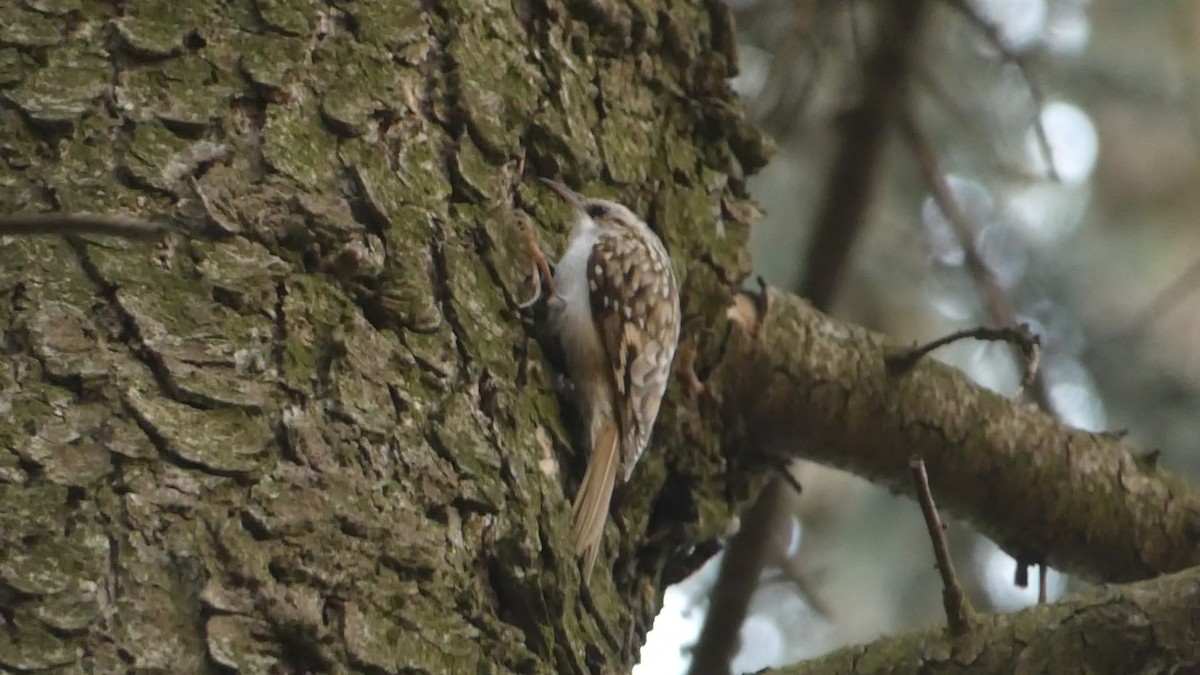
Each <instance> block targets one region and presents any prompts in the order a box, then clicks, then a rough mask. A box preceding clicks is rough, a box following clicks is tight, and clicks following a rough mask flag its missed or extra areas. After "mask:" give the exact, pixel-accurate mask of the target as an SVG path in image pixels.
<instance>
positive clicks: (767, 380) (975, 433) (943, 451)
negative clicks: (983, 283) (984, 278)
mask: <svg viewBox="0 0 1200 675" xmlns="http://www.w3.org/2000/svg"><path fill="white" fill-rule="evenodd" d="M766 293H768V294H769V301H768V302H766V303H765V304H762V303H758V304H756V303H754V302H753V301H739V302H738V303H737V304H736V305H735V307H736V308H737V311H733V310H731V312H730V316H731V318H732V319H733V324H734V326H735V327H734V328H732V329H731V330H732V331H733V335H731V336H730V338H729V340H728V344H727V347H726V353H725V355H724V359H723V363H722V365H720V366H719V367H717V368H716V369H715V370H714V371H713V372H712V374H711V377H710V378H709V380H708V382H707V385H708V386H709V388H710V389H711V390H712V391H713V392H714V393H715V395H717V396H719V397H720V399H721V401H722V402H723V406H724V411H725V415H726V416H727V419H726V421H725V424H726V427H727V428H729V429H745V430H746V431H745V432H744V433H745V434H746V435H747V436H749V438H742V439H739V438H730V439H729V442H730V443H732V445H730V446H728V447H760V448H763V450H764V452H771V453H780V454H791V455H793V456H797V457H804V458H807V459H811V460H814V461H817V462H821V463H824V464H827V465H830V466H835V467H838V468H842V469H845V470H848V471H851V472H853V473H856V474H858V475H861V476H864V477H866V478H868V479H871V480H874V481H876V482H879V483H882V484H885V485H888V486H890V487H892V488H893V489H896V490H898V491H900V492H903V493H905V494H908V495H910V496H911V495H912V494H913V486H912V481H911V478H910V475H909V473H908V459H909V457H911V456H913V455H920V456H921V457H922V458H923V459H924V460H925V463H926V466H927V467H928V471H929V478H930V483H931V486H932V488H933V490H934V491H935V493H936V494H937V495H938V499H939V501H940V503H941V505H942V507H943V508H944V509H946V510H947V511H948V512H949V513H951V514H953V515H954V516H956V517H958V518H962V519H964V520H966V521H968V522H970V523H971V524H973V525H974V526H975V527H977V528H978V529H979V530H980V531H981V532H982V533H984V534H985V535H987V536H989V537H991V538H992V539H993V540H995V541H996V542H997V543H999V544H1000V545H1001V546H1002V547H1003V548H1004V549H1005V550H1007V551H1008V552H1009V553H1010V554H1012V555H1013V556H1014V557H1016V558H1018V559H1025V560H1034V561H1043V560H1044V561H1045V562H1046V563H1048V564H1051V565H1053V566H1055V567H1058V568H1060V569H1064V570H1068V571H1070V572H1073V573H1076V574H1080V575H1083V576H1087V577H1091V578H1099V579H1104V580H1108V581H1133V580H1138V579H1144V578H1147V577H1150V576H1154V575H1156V574H1160V573H1164V572H1172V571H1177V570H1181V569H1184V568H1186V567H1190V566H1193V565H1197V564H1200V547H1197V546H1196V543H1197V537H1200V497H1198V496H1197V494H1196V492H1195V491H1194V490H1193V489H1192V488H1191V487H1189V486H1188V485H1187V484H1186V483H1185V482H1184V481H1182V480H1180V479H1179V478H1176V477H1174V476H1171V475H1169V474H1165V473H1163V472H1160V471H1157V470H1155V469H1153V468H1148V467H1143V466H1141V465H1140V464H1139V463H1138V461H1137V460H1135V458H1134V457H1133V456H1132V455H1131V454H1130V453H1129V452H1128V450H1127V449H1126V448H1125V446H1124V445H1123V444H1122V443H1121V442H1120V440H1119V438H1118V437H1116V436H1114V435H1112V434H1093V433H1087V432H1084V431H1080V430H1077V429H1071V428H1069V427H1066V426H1064V425H1062V424H1060V423H1058V422H1057V421H1055V420H1054V418H1052V417H1051V416H1050V415H1047V414H1046V413H1044V412H1042V411H1040V410H1038V409H1037V408H1036V407H1034V406H1030V405H1024V404H1020V403H1016V402H1013V401H1010V400H1008V399H1006V398H1004V397H1002V396H999V395H996V394H994V393H992V392H989V391H987V390H985V389H983V388H982V387H979V386H978V385H976V384H974V383H972V382H971V381H970V380H969V379H968V378H967V377H966V376H965V375H963V374H962V373H960V372H959V371H957V370H955V369H953V368H951V367H949V366H946V365H944V364H941V363H937V362H935V361H932V360H928V359H925V360H921V361H919V362H917V363H916V364H915V365H914V366H913V368H912V369H911V370H909V371H907V372H905V373H903V374H899V375H898V374H894V373H893V372H892V371H890V370H889V369H888V368H887V366H886V360H887V357H888V356H889V354H890V353H893V352H894V351H896V350H897V349H902V348H900V347H898V346H893V345H891V344H889V343H888V342H887V341H886V340H885V338H884V337H883V336H881V335H878V334H876V333H872V332H870V331H868V330H866V329H864V328H861V327H858V326H854V325H852V324H847V323H842V322H840V321H836V320H834V319H831V318H829V317H827V316H825V315H823V314H821V313H820V312H817V311H816V310H814V309H813V308H812V307H811V306H810V305H808V303H806V302H805V301H803V300H801V299H799V298H796V297H794V296H791V295H788V294H785V293H781V292H779V291H777V290H774V289H768V290H767V291H766ZM761 307H765V308H766V309H765V310H764V311H760V310H759V309H757V308H761Z"/></svg>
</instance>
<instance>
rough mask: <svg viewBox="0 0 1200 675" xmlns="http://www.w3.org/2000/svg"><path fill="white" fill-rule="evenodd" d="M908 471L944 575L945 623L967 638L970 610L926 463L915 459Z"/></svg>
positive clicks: (943, 601) (939, 567) (938, 566)
mask: <svg viewBox="0 0 1200 675" xmlns="http://www.w3.org/2000/svg"><path fill="white" fill-rule="evenodd" d="M908 468H909V470H910V471H911V472H912V476H913V482H914V483H915V485H916V490H917V501H918V502H920V504H921V513H922V514H923V515H924V516H925V526H926V527H927V528H928V529H929V538H930V540H932V542H933V556H934V558H935V559H936V560H937V568H938V572H939V573H941V575H942V605H943V606H944V607H945V609H946V623H947V625H948V626H949V627H950V633H951V634H952V635H964V634H966V633H968V632H969V631H970V630H971V606H970V603H968V602H967V596H966V595H965V594H963V589H962V586H961V585H959V583H958V575H957V574H955V573H954V562H953V561H952V560H951V559H950V546H949V545H948V544H947V543H946V526H945V525H944V524H943V523H942V519H941V517H940V516H938V512H937V506H936V505H935V504H934V503H933V491H932V490H931V489H930V488H929V475H928V474H927V473H926V472H925V462H924V461H922V460H921V458H919V457H914V458H912V459H911V460H909V463H908Z"/></svg>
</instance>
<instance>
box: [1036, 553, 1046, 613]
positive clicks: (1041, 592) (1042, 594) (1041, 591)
mask: <svg viewBox="0 0 1200 675" xmlns="http://www.w3.org/2000/svg"><path fill="white" fill-rule="evenodd" d="M1046 576H1047V575H1046V563H1039V564H1038V604H1039V605H1044V604H1046Z"/></svg>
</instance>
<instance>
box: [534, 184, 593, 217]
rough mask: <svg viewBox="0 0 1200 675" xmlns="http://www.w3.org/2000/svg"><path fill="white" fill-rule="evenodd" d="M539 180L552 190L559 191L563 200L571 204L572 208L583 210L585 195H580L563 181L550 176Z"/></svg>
mask: <svg viewBox="0 0 1200 675" xmlns="http://www.w3.org/2000/svg"><path fill="white" fill-rule="evenodd" d="M538 181H539V182H540V183H541V184H542V185H545V186H546V187H548V188H550V189H551V190H554V192H555V193H557V194H558V196H559V197H562V200H563V201H564V202H566V203H568V204H570V205H571V208H574V209H576V210H577V211H582V210H583V205H584V199H583V196H582V195H580V194H579V193H578V192H576V191H574V190H572V189H571V188H569V187H567V186H566V185H563V184H562V183H560V182H558V181H556V180H550V179H549V178H539V179H538Z"/></svg>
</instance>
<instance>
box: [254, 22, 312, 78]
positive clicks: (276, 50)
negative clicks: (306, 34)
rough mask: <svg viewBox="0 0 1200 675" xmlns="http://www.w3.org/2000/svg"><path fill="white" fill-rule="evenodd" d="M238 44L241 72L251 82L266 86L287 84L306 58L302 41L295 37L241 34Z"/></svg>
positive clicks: (296, 74)
mask: <svg viewBox="0 0 1200 675" xmlns="http://www.w3.org/2000/svg"><path fill="white" fill-rule="evenodd" d="M239 46H240V48H241V65H242V72H244V73H245V75H246V77H248V78H250V81H251V82H254V83H255V84H257V85H259V86H261V87H266V88H268V89H281V88H283V87H284V86H286V85H288V84H290V83H291V82H292V81H294V80H295V79H296V78H298V77H299V76H300V73H301V72H302V64H303V63H305V62H306V61H307V60H308V55H307V46H306V44H305V41H304V40H301V39H299V38H294V39H293V38H279V37H273V36H257V35H251V34H243V35H242V36H241V37H240V44H239Z"/></svg>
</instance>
